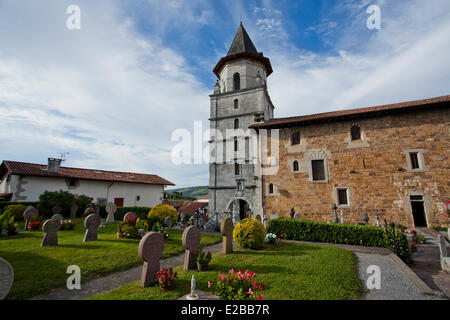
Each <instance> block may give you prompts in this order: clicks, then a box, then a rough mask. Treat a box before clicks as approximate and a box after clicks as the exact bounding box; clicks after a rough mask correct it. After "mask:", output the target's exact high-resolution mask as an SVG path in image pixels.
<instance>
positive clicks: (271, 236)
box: [266, 233, 277, 244]
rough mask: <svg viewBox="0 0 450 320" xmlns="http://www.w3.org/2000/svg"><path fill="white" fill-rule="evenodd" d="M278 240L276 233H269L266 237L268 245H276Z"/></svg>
mask: <svg viewBox="0 0 450 320" xmlns="http://www.w3.org/2000/svg"><path fill="white" fill-rule="evenodd" d="M276 240H277V236H276V235H275V234H274V233H268V234H267V235H266V243H269V244H274V243H275V241H276Z"/></svg>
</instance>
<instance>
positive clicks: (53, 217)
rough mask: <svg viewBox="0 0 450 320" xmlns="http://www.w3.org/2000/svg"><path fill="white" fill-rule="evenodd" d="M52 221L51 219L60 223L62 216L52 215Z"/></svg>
mask: <svg viewBox="0 0 450 320" xmlns="http://www.w3.org/2000/svg"><path fill="white" fill-rule="evenodd" d="M52 219H53V220H58V221H59V222H60V223H61V221H63V220H64V217H63V216H62V214H59V213H57V214H54V215H53V216H52Z"/></svg>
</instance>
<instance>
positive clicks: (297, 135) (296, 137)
mask: <svg viewBox="0 0 450 320" xmlns="http://www.w3.org/2000/svg"><path fill="white" fill-rule="evenodd" d="M297 144H300V132H298V131H294V132H292V135H291V145H293V146H294V145H297Z"/></svg>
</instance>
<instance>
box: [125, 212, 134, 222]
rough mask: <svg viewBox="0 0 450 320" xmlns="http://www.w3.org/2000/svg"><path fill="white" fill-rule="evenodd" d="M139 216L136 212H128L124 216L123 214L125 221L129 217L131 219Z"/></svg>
mask: <svg viewBox="0 0 450 320" xmlns="http://www.w3.org/2000/svg"><path fill="white" fill-rule="evenodd" d="M136 218H137V216H136V214H135V213H134V212H127V213H126V214H125V215H124V216H123V221H124V222H125V221H127V220H128V219H131V220H136Z"/></svg>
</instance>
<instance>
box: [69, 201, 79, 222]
mask: <svg viewBox="0 0 450 320" xmlns="http://www.w3.org/2000/svg"><path fill="white" fill-rule="evenodd" d="M77 211H78V206H77V205H76V204H75V203H74V204H73V205H71V206H70V218H71V219H74V218H76V217H77Z"/></svg>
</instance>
